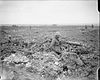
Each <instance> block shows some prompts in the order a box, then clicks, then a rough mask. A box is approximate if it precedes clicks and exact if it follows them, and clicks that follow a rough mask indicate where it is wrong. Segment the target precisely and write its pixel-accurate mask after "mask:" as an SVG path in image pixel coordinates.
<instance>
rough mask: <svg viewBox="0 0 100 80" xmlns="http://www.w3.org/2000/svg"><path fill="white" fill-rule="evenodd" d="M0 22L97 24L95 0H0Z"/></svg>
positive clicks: (97, 16)
mask: <svg viewBox="0 0 100 80" xmlns="http://www.w3.org/2000/svg"><path fill="white" fill-rule="evenodd" d="M0 24H71V25H73V24H99V13H98V11H97V1H96V0H89V1H87V0H83V1H82V0H81V1H80V0H71V1H46V0H44V1H1V0H0Z"/></svg>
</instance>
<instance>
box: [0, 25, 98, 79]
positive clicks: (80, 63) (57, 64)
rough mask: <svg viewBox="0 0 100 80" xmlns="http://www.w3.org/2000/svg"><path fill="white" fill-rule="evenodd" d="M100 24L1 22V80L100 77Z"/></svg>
mask: <svg viewBox="0 0 100 80" xmlns="http://www.w3.org/2000/svg"><path fill="white" fill-rule="evenodd" d="M98 67H99V28H98V27H97V26H93V25H92V26H89V25H87V26H66V25H62V26H61V25H40V26H29V25H23V26H21V25H20V26H17V25H9V26H7V25H6V26H0V80H97V74H96V73H97V68H98Z"/></svg>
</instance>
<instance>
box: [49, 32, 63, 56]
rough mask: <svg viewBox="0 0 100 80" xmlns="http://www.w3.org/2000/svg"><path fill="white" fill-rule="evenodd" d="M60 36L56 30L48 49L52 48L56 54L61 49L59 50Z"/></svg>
mask: <svg viewBox="0 0 100 80" xmlns="http://www.w3.org/2000/svg"><path fill="white" fill-rule="evenodd" d="M60 36H61V34H60V32H56V33H55V35H54V36H53V38H52V41H51V44H50V49H51V50H53V51H54V52H55V53H56V55H61V50H60V46H61V44H60V40H59V38H60Z"/></svg>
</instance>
